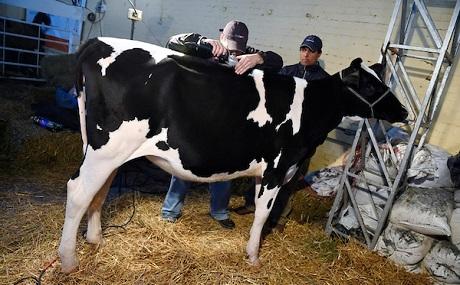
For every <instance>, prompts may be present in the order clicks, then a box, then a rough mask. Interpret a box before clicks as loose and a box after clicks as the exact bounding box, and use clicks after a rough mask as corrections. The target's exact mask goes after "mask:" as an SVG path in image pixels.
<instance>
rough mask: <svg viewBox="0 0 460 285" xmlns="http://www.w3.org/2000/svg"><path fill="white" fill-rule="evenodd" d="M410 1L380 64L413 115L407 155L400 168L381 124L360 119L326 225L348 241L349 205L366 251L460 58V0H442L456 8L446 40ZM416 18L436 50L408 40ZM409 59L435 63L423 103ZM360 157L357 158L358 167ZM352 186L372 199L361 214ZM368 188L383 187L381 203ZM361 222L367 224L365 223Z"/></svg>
mask: <svg viewBox="0 0 460 285" xmlns="http://www.w3.org/2000/svg"><path fill="white" fill-rule="evenodd" d="M410 2H411V3H410V7H409V6H408V1H407V0H397V1H396V2H395V7H394V10H393V14H392V16H391V20H390V23H389V26H388V30H387V34H386V36H385V40H384V42H383V45H382V49H381V56H380V59H379V61H380V62H386V65H387V70H389V72H390V73H389V78H388V80H387V84H388V85H389V86H390V87H392V89H393V90H395V89H396V88H398V91H400V92H397V93H398V94H399V93H402V94H401V95H402V98H401V99H403V101H405V105H406V107H407V108H408V109H409V112H410V113H411V117H412V118H411V119H410V120H409V124H407V125H406V128H409V134H410V137H409V141H408V143H407V148H406V151H405V153H404V156H403V158H402V160H401V163H400V164H399V165H398V163H397V162H396V161H397V160H396V155H395V153H394V151H393V148H392V147H391V144H390V142H389V138H388V136H387V134H386V132H385V127H384V124H383V122H381V121H375V120H368V119H363V120H361V121H360V123H359V126H358V129H357V132H356V135H355V138H354V141H353V144H352V147H351V151H350V155H349V156H348V159H347V162H346V164H345V168H344V170H343V174H342V176H341V179H340V182H339V184H338V186H337V194H336V198H335V200H334V203H333V205H332V208H331V211H330V212H329V218H328V221H327V224H326V232H327V233H328V234H329V235H331V234H332V233H335V234H337V235H339V236H342V237H346V238H348V237H349V236H350V235H351V234H350V233H349V232H347V231H344V230H343V227H341V225H340V224H339V223H338V220H339V216H340V215H341V214H342V212H344V211H345V210H347V209H348V210H349V209H350V207H351V208H352V209H353V212H354V213H353V214H354V216H355V217H356V220H357V222H358V224H359V228H358V229H357V230H356V231H357V233H358V240H361V242H363V243H365V244H366V245H367V247H368V248H369V249H373V248H374V247H375V245H376V244H377V241H378V238H379V236H380V235H381V233H382V231H383V229H384V228H385V226H386V221H387V218H388V215H389V212H390V210H391V208H392V206H393V202H394V199H395V197H396V195H397V194H398V192H399V190H400V189H402V188H404V187H405V176H406V172H407V169H408V165H409V162H410V161H411V160H412V155H413V151H414V148H415V147H417V148H418V149H419V148H421V147H422V146H423V144H424V142H425V140H426V136H427V134H428V133H429V131H430V128H431V126H432V121H433V119H434V118H435V117H436V115H437V112H438V111H439V104H440V102H441V99H442V96H443V95H444V94H445V92H444V91H445V90H444V89H445V86H446V83H447V82H448V79H449V76H450V74H451V71H452V65H453V63H454V61H455V58H456V57H457V56H458V49H459V45H460V39H459V32H460V27H459V26H460V23H459V22H460V21H459V12H460V0H457V1H446V2H447V5H452V6H454V5H455V6H454V7H453V13H452V15H451V19H450V22H449V25H448V27H447V29H446V33H445V36H444V39H442V37H441V35H440V34H439V31H438V29H437V28H436V25H435V22H434V21H433V19H432V17H431V15H430V13H429V11H428V7H427V6H426V3H425V1H424V0H413V1H410ZM437 3H438V2H437ZM438 4H439V3H438ZM409 8H410V9H409ZM417 17H419V19H420V20H421V21H423V23H424V24H425V25H426V30H427V32H428V34H429V35H430V36H431V40H432V45H434V47H428V43H426V45H427V46H426V47H420V46H415V45H411V43H412V37H413V35H414V33H415V29H416V28H417V27H416V24H417ZM398 22H399V25H398ZM398 28H399V31H398ZM407 59H411V60H412V59H414V60H422V61H425V62H431V63H433V71H432V73H431V78H430V80H429V84H428V86H427V88H426V91H425V95H424V96H423V100H422V101H421V100H420V99H419V98H420V97H421V96H418V94H417V92H416V90H415V88H414V86H413V84H412V82H411V80H410V76H409V73H408V72H407V69H406V66H405V65H407V64H406V61H407ZM377 131H381V133H382V134H383V136H384V138H385V141H386V144H387V146H388V150H389V156H390V157H391V159H388V160H386V162H387V165H388V164H389V165H388V166H390V167H391V166H392V167H393V170H394V169H397V173H390V171H389V170H390V167H387V165H385V160H384V159H383V156H382V153H381V151H380V149H379V145H378V143H377V139H376V132H377ZM370 156H374V159H376V161H378V168H379V172H380V173H377V175H378V176H379V177H381V179H380V181H377V182H376V180H379V179H374V180H372V179H369V175H366V174H369V173H368V172H366V171H365V169H364V165H366V160H368V159H370ZM359 157H360V160H359V162H358V163H357V160H358V158H359ZM392 174H393V175H392ZM353 184H355V185H359V187H360V188H361V189H362V190H364V191H363V193H366V194H367V195H368V196H369V198H370V200H369V201H370V204H369V208H368V209H367V213H364V212H363V209H362V207H361V208H360V205H359V204H358V202H357V200H356V197H355V195H356V192H357V191H359V190H357V187H353ZM372 187H377V188H378V189H383V190H384V191H385V192H386V195H387V197H383V198H382V197H379V198H380V199H383V201H384V203H380V204H376V203H374V198H375V196H374V197H373V196H372V195H375V193H372V190H371V188H372ZM365 219H366V220H367V221H368V222H367V224H366V223H365Z"/></svg>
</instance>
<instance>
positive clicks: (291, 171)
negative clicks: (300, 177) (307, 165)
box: [283, 164, 298, 184]
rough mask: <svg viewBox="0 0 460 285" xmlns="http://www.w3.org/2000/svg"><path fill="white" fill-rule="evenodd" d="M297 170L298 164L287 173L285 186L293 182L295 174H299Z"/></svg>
mask: <svg viewBox="0 0 460 285" xmlns="http://www.w3.org/2000/svg"><path fill="white" fill-rule="evenodd" d="M297 169H298V167H297V164H294V165H292V166H291V167H289V169H288V170H287V171H286V175H285V176H284V182H283V184H286V183H288V182H289V181H291V179H292V177H294V174H295V173H296V172H297Z"/></svg>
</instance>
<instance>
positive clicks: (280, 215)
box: [234, 35, 329, 234]
mask: <svg viewBox="0 0 460 285" xmlns="http://www.w3.org/2000/svg"><path fill="white" fill-rule="evenodd" d="M322 48H323V43H322V41H321V39H320V38H319V37H318V36H315V35H308V36H306V37H305V39H304V40H303V41H302V43H301V44H300V54H299V57H300V61H299V63H296V64H292V65H287V66H284V67H283V68H282V69H281V70H280V72H279V73H280V74H283V75H288V76H295V77H300V78H303V79H305V80H307V81H311V80H318V79H322V78H325V77H328V76H329V74H328V73H327V72H326V71H325V70H324V69H323V68H322V67H321V66H320V65H319V62H318V59H319V58H320V56H321V53H322ZM313 154H314V153H311V154H310V155H308V158H307V159H306V160H305V162H304V163H303V164H302V165H301V166H300V167H299V170H298V172H297V174H296V176H295V177H294V178H293V179H292V182H291V183H289V185H286V186H285V187H284V188H283V190H282V191H280V192H279V193H278V196H277V197H276V200H275V204H274V205H273V209H272V211H271V212H270V216H269V219H268V220H267V226H268V227H266V228H265V229H264V230H265V231H267V230H271V228H275V229H276V230H278V231H280V232H282V231H283V230H284V226H285V224H286V222H287V220H288V218H287V217H288V215H289V214H290V213H291V211H292V197H293V194H294V192H295V191H296V190H299V189H300V188H302V187H303V186H304V185H305V183H302V182H303V176H304V175H305V174H306V173H307V171H308V166H309V164H310V158H311V157H312V156H313ZM253 188H254V187H253V186H251V188H249V189H250V190H249V189H248V190H246V191H245V192H244V197H245V204H244V205H243V206H240V207H237V208H235V209H234V211H235V212H236V213H237V214H240V215H245V214H249V213H252V212H254V209H255V206H254V195H255V194H254V189H253ZM266 233H267V232H265V234H266Z"/></svg>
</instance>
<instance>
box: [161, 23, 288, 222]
mask: <svg viewBox="0 0 460 285" xmlns="http://www.w3.org/2000/svg"><path fill="white" fill-rule="evenodd" d="M220 31H221V32H222V33H221V34H220V38H219V40H213V39H208V38H206V37H204V36H202V35H200V34H196V33H191V34H181V35H176V36H173V37H171V38H170V39H169V41H168V43H167V44H166V47H167V48H170V49H173V50H176V51H180V52H182V53H185V54H188V55H194V56H199V57H203V58H212V59H215V60H218V59H219V58H221V57H223V56H229V55H232V56H235V57H236V60H237V62H236V64H235V73H236V74H238V75H241V74H244V73H246V72H247V71H248V70H250V69H251V68H258V69H262V70H264V71H266V72H275V73H276V72H278V71H279V70H280V68H281V67H282V66H283V60H282V58H281V56H279V55H278V54H276V53H274V52H271V51H267V52H263V51H259V50H256V49H254V48H252V47H249V46H247V45H246V43H247V41H248V34H249V31H248V28H247V26H246V25H245V24H244V23H242V22H239V21H230V22H229V23H227V25H226V26H225V28H224V29H222V30H220ZM230 186H231V182H230V181H223V182H214V183H210V184H209V191H210V194H211V205H210V213H209V214H210V216H211V217H212V218H213V219H214V220H216V221H217V222H218V223H219V225H220V226H222V227H223V228H226V229H233V228H234V227H235V223H234V222H233V221H232V220H231V219H230V217H229V214H228V203H229V201H230V196H231V191H230ZM189 187H190V182H187V181H184V180H181V179H179V178H177V177H175V176H173V177H172V178H171V182H170V185H169V189H168V193H167V194H166V197H165V201H164V203H163V208H162V209H161V216H162V219H163V220H165V221H168V222H175V221H176V220H177V219H178V218H179V217H180V216H181V209H182V206H183V204H184V199H185V193H186V191H187V189H188V188H189Z"/></svg>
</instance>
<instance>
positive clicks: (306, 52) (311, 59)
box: [300, 47, 321, 66]
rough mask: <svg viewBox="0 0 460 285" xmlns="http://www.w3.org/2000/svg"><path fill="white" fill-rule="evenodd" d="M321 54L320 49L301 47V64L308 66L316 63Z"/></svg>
mask: <svg viewBox="0 0 460 285" xmlns="http://www.w3.org/2000/svg"><path fill="white" fill-rule="evenodd" d="M320 56H321V52H320V51H316V52H314V51H312V50H311V49H309V48H307V47H301V48H300V64H302V65H307V66H308V65H312V64H316V62H317V61H318V59H319V57H320Z"/></svg>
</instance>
